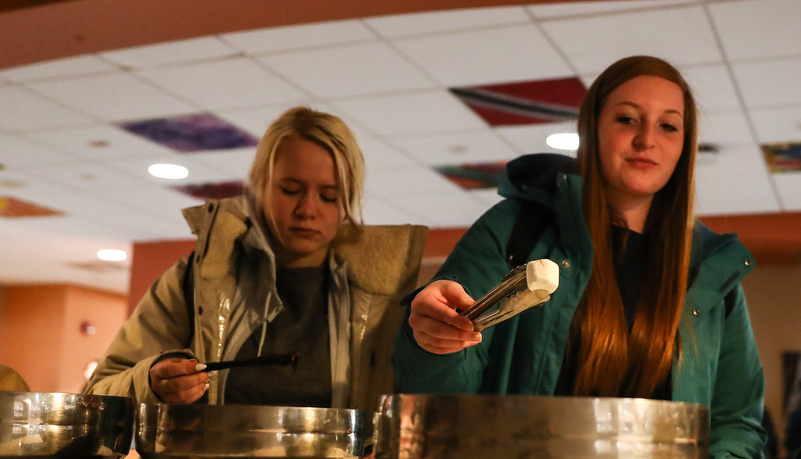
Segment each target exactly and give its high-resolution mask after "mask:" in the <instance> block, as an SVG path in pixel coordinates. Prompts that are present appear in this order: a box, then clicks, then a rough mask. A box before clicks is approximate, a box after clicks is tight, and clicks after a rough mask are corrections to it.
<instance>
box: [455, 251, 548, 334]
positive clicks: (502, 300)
mask: <svg viewBox="0 0 801 459" xmlns="http://www.w3.org/2000/svg"><path fill="white" fill-rule="evenodd" d="M540 275H543V276H545V277H548V276H550V277H555V279H542V278H540ZM558 278H559V267H558V266H557V265H556V263H554V262H553V261H551V260H548V259H542V260H533V261H529V262H528V263H526V264H525V265H520V266H517V267H515V268H513V269H512V270H511V271H509V273H507V274H506V275H505V276H503V278H502V279H501V281H500V283H498V285H496V286H495V287H493V288H492V289H490V291H489V292H487V293H486V294H485V295H484V296H482V297H481V298H479V299H478V301H476V302H475V304H473V305H472V306H470V308H468V309H467V310H466V311H464V312H462V315H463V316H465V317H467V318H468V319H470V320H471V321H472V322H473V325H474V326H475V330H476V331H481V330H483V329H485V328H488V327H491V326H493V325H497V324H498V323H500V322H503V321H504V320H507V319H509V318H511V317H513V316H515V315H517V314H520V313H521V312H523V311H525V310H526V309H529V308H531V307H534V306H536V305H538V304H542V303H544V302H546V301H548V300H549V299H550V298H551V295H550V294H551V293H553V292H554V291H555V290H556V286H558ZM538 287H539V288H538ZM495 305H497V306H498V308H497V309H496V310H495V311H492V312H490V313H488V314H486V315H482V314H484V313H485V312H487V311H488V310H489V309H491V308H492V307H494V306H495Z"/></svg>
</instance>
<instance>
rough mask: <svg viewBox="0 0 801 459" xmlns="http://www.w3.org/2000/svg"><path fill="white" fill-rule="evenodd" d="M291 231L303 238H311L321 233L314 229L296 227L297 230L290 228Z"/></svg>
mask: <svg viewBox="0 0 801 459" xmlns="http://www.w3.org/2000/svg"><path fill="white" fill-rule="evenodd" d="M289 230H290V231H291V232H292V233H293V234H295V235H298V236H301V237H311V236H314V235H316V234H317V233H319V231H317V230H315V229H312V228H300V227H295V228H289Z"/></svg>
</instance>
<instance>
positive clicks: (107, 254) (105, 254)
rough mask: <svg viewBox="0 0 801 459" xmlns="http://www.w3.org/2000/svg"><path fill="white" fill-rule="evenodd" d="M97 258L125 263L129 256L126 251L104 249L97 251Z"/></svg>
mask: <svg viewBox="0 0 801 459" xmlns="http://www.w3.org/2000/svg"><path fill="white" fill-rule="evenodd" d="M97 258H100V259H101V260H105V261H124V260H127V259H128V254H127V253H125V251H124V250H113V249H103V250H98V251H97Z"/></svg>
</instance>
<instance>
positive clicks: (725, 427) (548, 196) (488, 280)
mask: <svg viewBox="0 0 801 459" xmlns="http://www.w3.org/2000/svg"><path fill="white" fill-rule="evenodd" d="M555 160H556V157H555V155H527V156H523V157H521V158H518V159H517V160H514V161H512V162H511V163H510V164H509V165H508V166H507V170H506V173H505V176H504V178H503V180H502V182H501V185H500V187H499V192H500V193H501V194H502V195H503V196H506V197H507V199H505V200H504V201H502V202H500V203H498V204H497V205H495V206H494V207H493V208H491V209H490V210H489V211H487V212H486V213H485V214H484V215H483V216H482V217H481V218H480V219H479V220H478V221H477V222H476V223H475V224H473V226H472V227H471V228H470V229H469V230H468V231H467V233H466V234H465V235H464V236H463V237H462V239H461V240H460V241H459V243H458V244H457V246H456V247H455V248H454V250H453V252H452V253H451V255H450V256H449V257H448V259H447V260H446V261H445V264H444V265H443V266H442V268H441V269H440V271H439V272H438V274H437V276H436V277H435V278H436V279H451V280H455V281H457V282H459V283H460V284H462V285H463V286H464V287H465V289H466V290H467V293H468V294H470V295H471V296H472V297H473V298H478V297H479V296H481V295H483V294H484V293H486V292H487V291H488V290H489V289H490V288H492V287H493V286H495V285H496V284H497V283H498V282H499V281H500V279H501V277H502V276H503V275H504V274H506V273H507V272H508V271H509V268H508V266H507V264H506V254H505V247H506V243H507V241H508V239H509V236H510V233H511V231H512V227H513V225H514V222H515V219H516V217H517V215H518V213H519V209H520V207H521V205H523V204H524V201H527V200H536V201H539V202H540V203H542V204H545V205H546V206H549V207H550V208H552V209H553V211H554V214H555V216H554V217H551V218H552V220H553V222H552V223H551V224H549V226H548V227H547V228H546V229H545V231H544V232H543V234H542V236H541V237H540V239H539V241H538V242H537V244H536V245H535V247H534V249H533V251H532V252H531V255H530V257H529V259H530V260H533V259H540V258H549V259H551V260H553V261H555V262H556V263H557V264H558V265H559V267H560V268H559V271H560V272H559V275H560V278H559V288H558V289H557V290H556V292H554V293H553V294H552V295H551V300H550V301H549V302H547V303H545V305H544V306H542V307H536V308H532V309H530V310H528V311H526V312H524V313H522V314H520V315H518V316H516V317H513V318H512V319H510V320H508V321H506V322H503V323H501V324H499V325H497V326H495V327H492V328H489V329H487V330H485V331H483V332H482V334H483V340H482V342H481V343H480V344H478V345H477V346H473V347H470V348H467V349H465V350H463V351H461V352H458V353H454V354H448V355H435V354H431V353H429V352H426V351H425V350H423V349H422V348H420V347H419V346H418V345H417V343H416V342H415V340H414V337H413V334H412V331H411V328H410V327H409V324H408V321H406V322H405V325H404V326H403V327H402V328H401V330H400V331H399V333H398V336H397V338H396V341H395V355H394V357H393V363H394V366H395V373H396V379H397V382H398V386H399V387H400V389H401V391H402V392H406V393H446V392H447V393H490V394H523V395H552V394H553V393H554V390H555V387H556V382H557V379H558V377H559V373H560V369H561V366H562V360H563V358H564V355H565V349H566V342H567V335H568V330H569V327H570V323H571V321H572V318H573V314H574V312H575V309H576V306H577V304H578V302H579V299H580V298H581V296H582V294H583V292H584V288H585V286H586V284H587V281H588V278H589V274H590V270H591V266H592V244H591V241H590V238H589V232H588V230H587V227H586V225H585V223H584V221H583V217H582V213H581V199H580V198H581V179H580V177H579V176H578V175H575V174H572V173H565V172H559V173H557V174H556V175H555V183H554V180H553V177H554V175H553V173H551V174H550V177H551V179H550V181H547V180H544V179H543V177H544V176H547V175H548V174H543V173H542V171H543V170H548V169H553V167H554V166H553V163H554V161H555ZM753 266H754V263H753V258H752V257H751V254H750V253H749V252H748V251H747V250H746V249H745V247H744V246H743V245H742V244H740V243H739V242H738V241H737V239H736V235H733V234H725V235H718V234H716V233H714V232H712V231H711V230H709V229H708V228H706V227H705V226H703V225H702V224H701V223H697V224H696V227H695V232H694V235H693V252H692V262H691V271H692V272H693V273H694V274H695V276H694V277H695V280H694V282H693V283H692V285H691V287H690V289H689V290H688V294H687V300H686V303H685V308H684V313H683V319H682V324H681V327H680V334H681V340H682V343H683V355H682V362H681V365H680V366H679V364H678V363H677V362H675V361H674V369H678V371H675V370H674V372H673V376H674V381H673V400H675V401H681V402H688V403H697V404H703V405H707V406H709V407H710V418H711V434H710V435H711V438H710V443H711V445H710V453H711V455H712V456H713V457H749V458H750V457H760V456H761V454H762V446H763V443H764V441H765V433H764V431H763V430H762V428H761V426H760V421H761V419H762V403H763V394H764V374H763V371H762V365H761V363H760V361H759V355H758V354H757V349H756V344H755V341H754V336H753V333H752V331H751V325H750V321H749V318H748V311H747V309H746V303H745V298H744V296H743V291H742V288H741V286H740V280H741V279H742V277H743V276H745V274H747V273H748V272H749V271H750V270H751V269H752V268H753ZM727 304H728V309H729V311H727Z"/></svg>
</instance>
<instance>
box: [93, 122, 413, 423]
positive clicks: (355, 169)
mask: <svg viewBox="0 0 801 459" xmlns="http://www.w3.org/2000/svg"><path fill="white" fill-rule="evenodd" d="M363 185H364V159H363V157H362V153H361V151H360V149H359V147H358V145H357V143H356V140H355V138H354V136H353V134H352V132H351V131H350V129H349V128H348V127H347V126H346V125H345V123H344V122H342V120H340V119H339V118H337V117H335V116H332V115H330V114H326V113H322V112H318V111H314V110H311V109H308V108H303V107H299V108H294V109H291V110H289V111H287V112H285V113H284V114H283V115H281V116H280V117H279V118H278V119H277V120H275V121H274V122H273V123H272V124H271V125H270V127H269V128H268V129H267V132H266V133H265V135H264V136H263V138H262V139H261V141H260V143H259V145H258V148H257V153H256V158H255V160H254V162H253V165H252V168H251V171H250V183H249V193H247V195H245V196H241V197H237V198H231V199H224V200H221V201H211V202H208V203H206V205H204V206H201V207H196V208H191V209H186V210H185V211H184V216H185V217H186V220H187V222H188V223H189V226H190V228H191V229H192V232H193V233H194V234H196V235H197V237H198V240H197V246H196V249H195V251H194V253H193V255H192V260H191V261H190V260H189V259H188V258H185V259H182V260H180V261H178V262H177V263H176V264H175V265H174V266H173V267H172V268H171V269H169V270H168V271H167V272H165V273H164V274H163V275H162V276H161V278H160V279H159V280H158V281H156V282H155V283H154V284H153V286H152V287H151V289H150V291H149V292H148V294H147V295H146V296H145V297H144V298H143V299H142V301H141V302H140V304H139V305H138V306H137V308H136V310H135V311H134V313H133V315H132V316H131V318H130V319H129V320H128V321H127V322H126V324H125V325H124V326H123V328H122V329H121V330H120V332H119V334H118V335H117V337H116V339H115V340H114V342H113V343H112V345H111V346H110V348H109V350H108V351H107V353H106V355H105V356H104V357H103V359H102V360H101V362H100V364H99V366H98V368H97V370H96V371H95V373H94V376H93V378H92V380H91V381H90V382H89V385H88V388H87V391H88V392H90V393H101V394H109V395H125V396H132V397H135V399H136V400H137V401H139V402H168V403H193V402H196V401H198V400H201V401H204V402H205V401H208V403H212V404H223V403H229V404H230V403H240V404H261V405H282V406H319V407H336V408H348V407H349V408H361V409H373V408H374V407H375V405H376V404H377V402H378V398H379V396H380V395H381V394H382V393H389V392H392V391H393V389H394V385H393V376H392V368H391V363H390V356H391V352H392V336H393V335H394V334H395V331H396V329H397V328H398V326H399V324H400V321H401V320H402V316H403V310H402V308H400V307H399V306H398V304H399V301H400V298H401V297H402V295H403V294H405V293H407V292H408V291H409V290H411V289H412V288H414V284H415V282H416V276H417V272H418V269H419V263H420V258H421V255H422V247H423V243H424V239H425V228H423V227H416V226H408V225H407V226H394V227H369V226H364V225H363V224H362V220H361V217H360V208H361V197H362V192H363ZM188 265H189V266H190V269H189V274H187V268H188ZM187 278H188V279H187ZM185 282H189V283H190V285H191V286H192V288H193V294H192V298H191V299H190V300H189V301H188V302H187V298H185V294H184V291H185V290H186V288H185V284H184V283H185ZM187 295H188V294H187ZM187 304H189V305H190V306H193V307H192V309H191V311H190V310H188V308H187ZM291 353H298V354H299V357H298V359H297V361H296V367H294V368H293V367H292V366H253V367H244V368H234V369H230V370H222V371H219V372H218V373H212V374H209V373H207V372H203V371H201V370H203V369H204V367H205V364H207V363H209V362H216V361H220V360H243V359H248V358H252V357H256V356H261V355H267V354H291Z"/></svg>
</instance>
